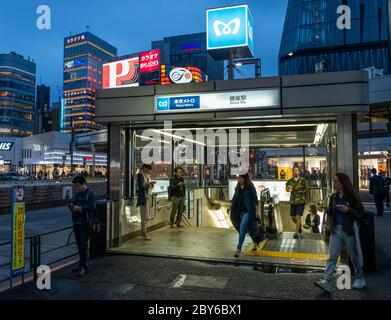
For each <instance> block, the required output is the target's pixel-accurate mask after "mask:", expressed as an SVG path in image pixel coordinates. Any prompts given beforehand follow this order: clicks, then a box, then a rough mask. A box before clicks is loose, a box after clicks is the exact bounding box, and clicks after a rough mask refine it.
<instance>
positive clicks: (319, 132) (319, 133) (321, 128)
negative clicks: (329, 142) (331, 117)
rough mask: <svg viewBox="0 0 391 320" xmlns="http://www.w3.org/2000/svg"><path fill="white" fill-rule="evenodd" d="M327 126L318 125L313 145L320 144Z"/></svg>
mask: <svg viewBox="0 0 391 320" xmlns="http://www.w3.org/2000/svg"><path fill="white" fill-rule="evenodd" d="M328 126H329V125H328V124H324V123H321V124H318V126H317V128H316V133H315V139H314V144H316V145H318V144H320V143H321V142H322V140H323V136H324V134H325V133H326V131H327V128H328Z"/></svg>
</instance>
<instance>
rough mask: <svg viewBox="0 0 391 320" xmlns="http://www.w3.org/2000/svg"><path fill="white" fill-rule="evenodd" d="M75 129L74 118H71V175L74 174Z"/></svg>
mask: <svg viewBox="0 0 391 320" xmlns="http://www.w3.org/2000/svg"><path fill="white" fill-rule="evenodd" d="M74 144H75V129H74V126H73V118H71V146H70V153H71V174H73V149H74V147H75V145H74Z"/></svg>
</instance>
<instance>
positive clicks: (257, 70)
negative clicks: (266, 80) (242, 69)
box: [255, 59, 262, 78]
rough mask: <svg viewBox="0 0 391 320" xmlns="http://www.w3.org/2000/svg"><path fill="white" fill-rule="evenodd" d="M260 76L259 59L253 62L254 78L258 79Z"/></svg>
mask: <svg viewBox="0 0 391 320" xmlns="http://www.w3.org/2000/svg"><path fill="white" fill-rule="evenodd" d="M261 76H262V72H261V59H256V60H255V78H260V77H261Z"/></svg>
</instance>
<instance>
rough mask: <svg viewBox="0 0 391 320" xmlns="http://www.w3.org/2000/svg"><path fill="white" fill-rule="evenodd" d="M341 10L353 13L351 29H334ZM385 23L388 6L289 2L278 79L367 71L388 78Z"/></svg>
mask: <svg viewBox="0 0 391 320" xmlns="http://www.w3.org/2000/svg"><path fill="white" fill-rule="evenodd" d="M340 5H347V6H349V8H350V10H351V29H340V28H339V27H338V25H337V20H338V18H339V17H340V16H341V15H340V14H338V13H337V8H338V7H339V6H340ZM388 19H389V18H388V1H387V0H345V1H342V0H289V2H288V8H287V13H286V18H285V25H284V31H283V35H282V41H281V47H280V54H279V74H280V75H297V74H306V73H315V72H333V71H350V70H361V69H367V68H371V69H376V70H381V71H382V72H381V73H382V74H389V73H390V62H389V55H390V52H389V41H388V33H389V31H388ZM345 22H346V21H345Z"/></svg>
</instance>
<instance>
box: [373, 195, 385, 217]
mask: <svg viewBox="0 0 391 320" xmlns="http://www.w3.org/2000/svg"><path fill="white" fill-rule="evenodd" d="M373 198H374V200H375V205H376V211H377V215H379V216H382V215H383V213H384V195H383V194H374V195H373Z"/></svg>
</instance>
